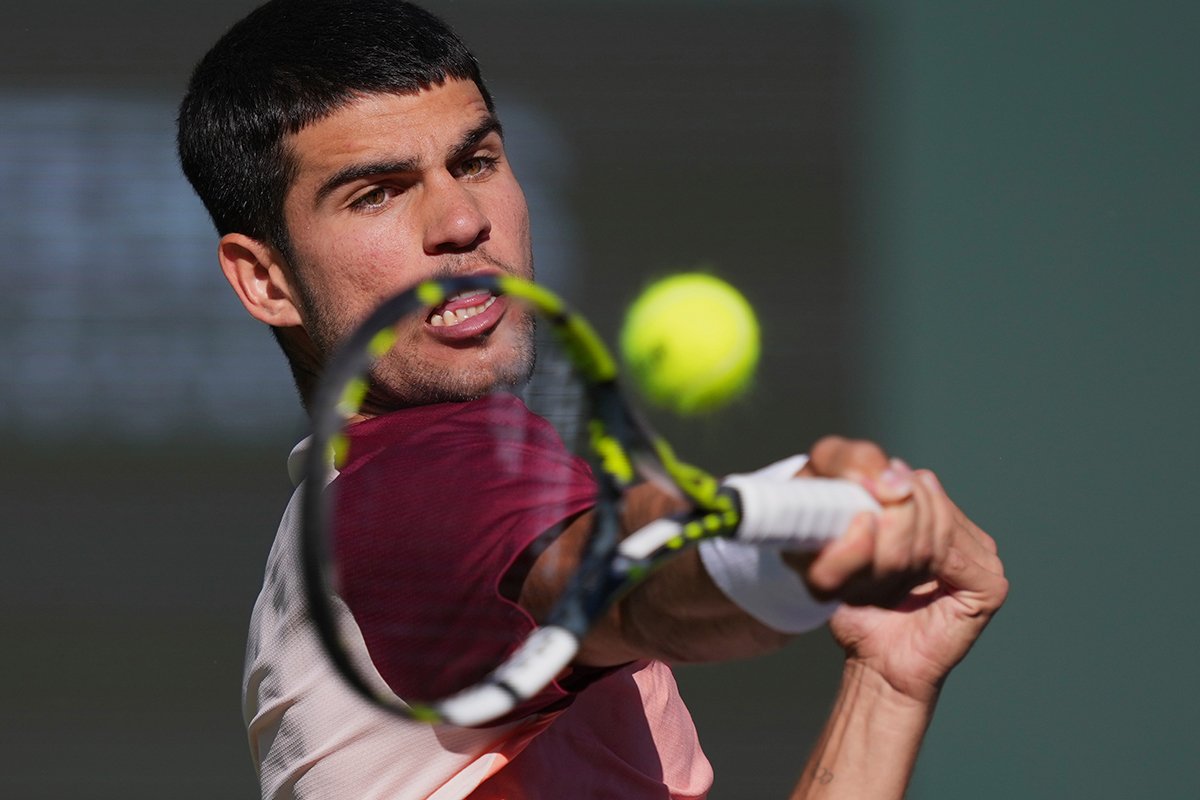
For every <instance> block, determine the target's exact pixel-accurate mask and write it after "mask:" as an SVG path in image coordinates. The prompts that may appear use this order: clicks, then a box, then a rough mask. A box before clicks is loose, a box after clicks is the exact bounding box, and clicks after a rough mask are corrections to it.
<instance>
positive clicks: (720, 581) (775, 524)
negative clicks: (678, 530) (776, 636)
mask: <svg viewBox="0 0 1200 800" xmlns="http://www.w3.org/2000/svg"><path fill="white" fill-rule="evenodd" d="M806 462H807V457H805V456H792V457H791V458H787V459H784V460H783V461H778V462H776V463H774V464H771V465H769V466H767V467H764V468H762V469H760V470H758V471H756V472H754V473H751V474H750V475H733V476H730V477H729V478H727V479H726V481H725V482H726V483H727V484H729V485H731V486H734V487H735V488H737V489H738V490H739V492H740V493H741V495H742V499H743V504H744V507H743V513H744V515H745V516H746V519H745V522H744V524H748V525H747V527H748V530H747V531H745V534H747V535H749V536H750V537H751V538H754V539H757V540H759V541H761V543H762V544H761V545H753V544H749V543H747V542H739V541H729V540H726V539H715V540H709V541H705V542H702V543H701V544H700V559H701V561H702V562H703V564H704V568H705V569H706V570H707V571H708V574H709V575H710V576H711V577H712V579H713V582H714V583H715V584H716V585H717V587H718V588H720V590H721V591H722V592H723V593H724V594H725V595H726V596H727V597H728V598H729V599H730V600H732V601H733V602H734V603H736V604H737V605H738V606H740V607H741V608H742V609H743V610H744V611H746V613H748V614H749V615H750V616H752V617H754V618H755V619H757V620H758V621H759V622H761V623H763V624H764V625H766V626H768V627H770V628H773V629H775V630H777V631H780V632H781V633H804V632H806V631H810V630H812V629H814V628H817V627H819V626H821V625H823V624H824V623H825V622H826V621H827V620H828V619H829V617H830V616H832V615H833V612H834V611H835V610H836V609H837V607H838V603H837V602H821V601H819V600H817V599H816V598H814V597H813V596H812V593H811V592H809V590H808V587H807V586H805V584H804V581H803V580H802V579H801V578H800V576H799V575H798V574H796V572H795V570H793V569H791V568H790V567H788V566H787V565H786V564H785V563H784V562H783V558H782V556H781V555H780V552H779V550H780V549H781V547H786V545H787V544H795V545H802V546H809V547H817V546H820V544H821V543H822V541H823V540H827V539H828V538H830V536H831V535H837V534H840V533H842V531H843V530H844V528H845V525H846V524H847V523H848V522H849V520H850V519H851V518H852V517H853V514H854V513H857V511H858V510H862V509H865V508H878V505H876V504H875V502H874V500H873V499H871V497H870V495H868V494H867V493H866V492H865V491H864V490H862V489H861V488H860V487H857V486H854V485H851V484H845V483H843V482H840V481H837V482H833V481H821V482H805V485H804V491H802V492H801V491H798V490H800V489H801V486H800V485H798V484H793V485H792V486H790V487H785V486H783V485H782V484H786V483H787V482H788V481H789V480H790V479H791V478H793V477H794V476H795V475H796V473H797V472H799V471H800V469H802V468H803V467H804V464H805V463H806ZM814 492H815V495H814ZM798 495H803V496H804V500H803V502H793V501H794V500H796V499H798ZM814 497H815V499H816V501H817V502H816V503H815V504H814V503H812V499H813V498H814ZM772 541H773V542H774V543H775V546H771V545H770V542H772Z"/></svg>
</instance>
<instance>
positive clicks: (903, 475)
mask: <svg viewBox="0 0 1200 800" xmlns="http://www.w3.org/2000/svg"><path fill="white" fill-rule="evenodd" d="M912 475H913V471H912V468H911V467H909V466H908V464H905V463H904V462H903V461H901V460H900V459H898V458H894V459H892V461H891V463H890V464H889V465H888V468H887V469H885V470H884V471H883V472H882V473H880V475H879V479H878V481H879V484H880V485H881V486H883V487H884V488H885V489H887V490H888V492H889V493H891V494H894V495H897V496H898V497H903V496H905V495H909V494H912V490H913V485H912Z"/></svg>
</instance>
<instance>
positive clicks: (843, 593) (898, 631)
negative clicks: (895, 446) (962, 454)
mask: <svg viewBox="0 0 1200 800" xmlns="http://www.w3.org/2000/svg"><path fill="white" fill-rule="evenodd" d="M802 474H803V475H815V476H820V477H841V478H850V479H852V480H857V481H858V482H860V483H862V484H863V485H864V486H865V487H866V488H867V489H868V490H870V491H871V493H872V494H873V495H875V497H876V499H877V500H879V502H880V503H881V504H882V505H883V506H884V510H883V512H882V513H881V514H878V515H874V514H862V515H859V516H858V517H857V518H855V520H854V522H853V523H852V524H851V526H850V528H849V530H847V532H846V534H845V535H844V536H843V537H841V538H840V539H838V540H836V541H835V542H832V543H831V544H830V545H829V546H827V547H826V548H825V549H824V550H822V551H821V552H820V553H818V554H817V555H815V556H808V557H800V556H788V560H789V563H791V564H792V565H793V566H794V567H796V568H797V569H799V570H800V572H801V574H802V575H803V577H804V580H805V582H806V583H807V584H808V585H809V587H810V588H811V589H812V591H813V592H814V594H816V595H818V596H819V597H823V598H836V599H839V600H842V601H843V602H844V603H845V605H843V606H842V607H841V608H840V609H839V610H838V611H837V613H836V614H834V616H833V619H832V620H830V628H831V630H832V632H833V635H834V638H835V639H836V640H837V642H838V644H840V645H841V646H842V648H843V649H844V650H845V651H846V655H847V659H848V660H849V661H852V662H856V663H857V664H858V665H860V666H862V667H864V668H866V669H867V670H870V671H871V672H874V673H876V674H878V675H879V676H880V677H881V678H883V679H884V680H885V681H886V682H887V684H889V685H890V686H891V687H892V688H893V689H895V690H896V691H898V692H900V693H901V694H902V695H904V696H906V697H909V698H911V699H914V700H917V701H920V702H924V703H931V702H933V701H934V700H935V699H936V697H937V694H938V691H939V690H940V688H941V685H942V682H943V681H944V680H945V677H946V675H947V674H948V673H949V672H950V670H951V669H953V668H954V666H955V665H956V664H958V662H959V661H961V660H962V658H963V656H965V655H966V654H967V651H968V650H969V649H970V648H971V645H972V644H973V643H974V642H975V640H976V639H977V638H978V637H979V634H980V633H981V632H982V631H983V629H984V627H985V626H986V625H987V623H988V621H989V620H990V619H991V617H992V615H993V614H995V612H996V611H997V610H998V609H999V608H1000V606H1001V604H1003V602H1004V599H1005V597H1006V595H1007V593H1008V582H1007V580H1006V579H1005V577H1004V565H1003V564H1002V563H1001V561H1000V558H999V556H998V555H997V551H996V543H995V541H994V540H993V539H992V538H991V537H990V536H988V535H987V534H986V533H984V532H983V531H982V530H980V529H979V527H978V526H976V525H975V524H974V523H972V522H971V521H970V520H969V519H968V518H967V517H966V516H965V515H964V514H963V513H962V511H960V510H959V508H958V507H957V506H956V505H955V504H954V503H953V502H951V501H950V498H949V497H947V496H946V493H945V491H944V490H943V489H942V486H941V484H940V483H939V481H938V479H937V478H936V477H935V476H934V474H933V473H932V472H929V471H928V470H916V471H914V470H911V469H910V468H909V467H908V466H907V465H905V464H904V463H903V462H901V461H898V460H895V459H892V460H889V459H888V458H887V456H886V455H885V454H884V453H883V451H882V450H880V449H879V448H878V447H877V446H875V445H873V444H870V443H867V442H853V441H848V440H845V439H839V438H828V439H823V440H821V441H820V442H819V443H818V444H817V445H816V446H815V447H814V448H813V451H812V458H811V460H810V461H809V464H808V465H807V466H806V467H805V469H804V471H803V472H802Z"/></svg>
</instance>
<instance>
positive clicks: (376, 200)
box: [351, 186, 391, 210]
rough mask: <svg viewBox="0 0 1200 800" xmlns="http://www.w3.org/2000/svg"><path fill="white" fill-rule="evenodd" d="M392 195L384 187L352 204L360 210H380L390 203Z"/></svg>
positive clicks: (377, 188)
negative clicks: (389, 199)
mask: <svg viewBox="0 0 1200 800" xmlns="http://www.w3.org/2000/svg"><path fill="white" fill-rule="evenodd" d="M389 197H391V193H390V192H389V191H388V190H387V189H385V188H383V187H382V186H380V187H376V188H374V189H372V190H371V191H369V192H367V193H366V194H364V195H361V196H360V197H359V198H358V199H357V200H355V201H354V202H353V203H351V206H353V207H354V208H359V209H366V210H370V209H373V208H379V207H380V206H382V205H383V204H384V203H386V202H387V201H388V198H389Z"/></svg>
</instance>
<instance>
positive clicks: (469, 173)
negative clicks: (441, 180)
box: [458, 156, 499, 178]
mask: <svg viewBox="0 0 1200 800" xmlns="http://www.w3.org/2000/svg"><path fill="white" fill-rule="evenodd" d="M497 161H499V159H497V158H493V157H492V156H475V157H474V158H468V159H467V160H466V161H464V162H462V164H461V165H459V168H458V171H459V174H461V175H462V176H463V177H464V178H478V177H481V176H483V175H486V174H488V173H489V172H491V171H492V170H493V169H495V168H496V163H497Z"/></svg>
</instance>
